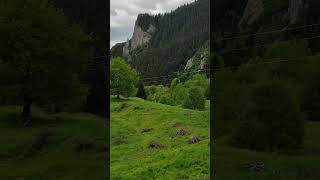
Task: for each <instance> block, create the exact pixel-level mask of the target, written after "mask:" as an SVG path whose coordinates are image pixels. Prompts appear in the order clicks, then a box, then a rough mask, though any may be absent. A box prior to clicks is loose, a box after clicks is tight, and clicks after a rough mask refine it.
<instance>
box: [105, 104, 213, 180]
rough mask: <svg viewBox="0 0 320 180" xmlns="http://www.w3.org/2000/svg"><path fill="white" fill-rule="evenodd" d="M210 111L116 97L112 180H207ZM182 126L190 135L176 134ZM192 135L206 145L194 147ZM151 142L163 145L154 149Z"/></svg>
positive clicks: (113, 105) (112, 121)
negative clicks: (191, 139)
mask: <svg viewBox="0 0 320 180" xmlns="http://www.w3.org/2000/svg"><path fill="white" fill-rule="evenodd" d="M208 105H209V103H207V106H208ZM208 109H209V108H208V107H207V110H206V111H193V110H187V109H182V108H179V107H174V106H168V105H163V104H158V103H154V102H149V101H144V100H141V99H138V98H130V99H129V100H121V101H117V100H116V99H112V101H111V123H110V124H111V148H110V150H111V179H121V178H123V179H125V178H128V177H133V178H136V179H143V178H146V177H148V178H149V179H188V178H193V179H205V178H206V179H207V178H208V176H209V157H210V147H209V139H210V138H209V137H210V136H209V111H208ZM181 128H183V129H184V130H185V131H186V134H185V135H184V136H174V135H175V133H176V132H177V130H179V129H181ZM192 135H196V136H199V137H200V139H201V141H200V142H199V143H196V144H189V143H188V139H189V137H190V136H192ZM171 136H173V137H171ZM150 142H154V143H155V144H157V143H159V145H161V146H162V147H159V148H150V147H148V145H149V143H150Z"/></svg>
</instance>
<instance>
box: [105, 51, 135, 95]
mask: <svg viewBox="0 0 320 180" xmlns="http://www.w3.org/2000/svg"><path fill="white" fill-rule="evenodd" d="M110 74H111V78H110V84H111V93H112V94H117V98H118V99H119V98H120V95H124V96H131V95H133V94H134V93H135V90H136V89H135V87H136V85H137V82H138V73H137V72H136V70H135V69H133V68H132V67H131V66H130V65H129V64H127V63H126V62H125V61H124V59H122V58H119V57H118V58H113V59H111V62H110Z"/></svg>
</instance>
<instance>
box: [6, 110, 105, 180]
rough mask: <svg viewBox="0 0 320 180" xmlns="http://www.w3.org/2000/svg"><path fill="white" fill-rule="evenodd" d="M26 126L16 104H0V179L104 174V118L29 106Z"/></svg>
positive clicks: (100, 176) (101, 176)
mask: <svg viewBox="0 0 320 180" xmlns="http://www.w3.org/2000/svg"><path fill="white" fill-rule="evenodd" d="M33 116H34V119H33V123H32V125H31V126H30V127H22V126H19V125H18V124H17V120H18V119H19V118H20V107H15V106H12V107H0V131H1V136H0V162H1V163H0V179H6V180H14V179H35V180H36V179H61V180H69V179H79V180H88V179H92V180H100V179H105V178H106V173H105V169H106V168H107V167H106V161H107V159H106V156H105V153H106V148H107V143H106V134H105V129H106V125H105V124H106V123H105V122H106V121H105V119H103V118H99V117H97V116H94V115H90V114H84V113H81V114H68V113H61V114H54V115H49V114H46V113H44V112H42V111H40V110H38V109H36V108H33Z"/></svg>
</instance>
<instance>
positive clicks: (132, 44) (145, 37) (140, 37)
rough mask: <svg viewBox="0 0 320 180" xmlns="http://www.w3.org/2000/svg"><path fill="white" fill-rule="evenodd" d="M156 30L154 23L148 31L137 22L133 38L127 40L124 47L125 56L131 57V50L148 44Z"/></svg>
mask: <svg viewBox="0 0 320 180" xmlns="http://www.w3.org/2000/svg"><path fill="white" fill-rule="evenodd" d="M155 31H156V27H155V26H154V25H152V24H150V25H149V28H148V30H147V31H143V29H142V28H141V27H140V26H139V25H138V24H137V23H136V24H135V26H134V31H133V35H132V38H131V39H130V40H127V42H126V43H125V45H124V47H123V56H125V57H129V52H130V50H133V49H136V48H138V47H141V46H144V45H147V44H148V42H149V41H150V39H151V38H152V35H153V34H154V33H155Z"/></svg>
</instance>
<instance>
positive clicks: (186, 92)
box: [145, 74, 209, 110]
mask: <svg viewBox="0 0 320 180" xmlns="http://www.w3.org/2000/svg"><path fill="white" fill-rule="evenodd" d="M208 89H209V80H208V79H207V77H206V76H205V75H200V74H197V75H194V76H193V77H192V79H190V80H188V81H186V82H179V80H178V79H174V80H172V82H171V85H170V87H167V86H163V85H158V86H156V85H152V86H147V87H145V90H146V94H147V99H148V100H150V101H155V102H159V103H162V104H168V105H175V106H182V107H184V108H188V109H198V110H203V109H204V108H205V100H206V98H208V93H207V92H208Z"/></svg>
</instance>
